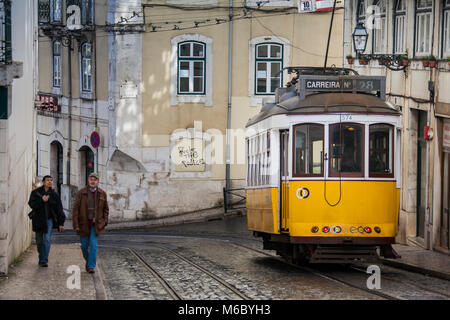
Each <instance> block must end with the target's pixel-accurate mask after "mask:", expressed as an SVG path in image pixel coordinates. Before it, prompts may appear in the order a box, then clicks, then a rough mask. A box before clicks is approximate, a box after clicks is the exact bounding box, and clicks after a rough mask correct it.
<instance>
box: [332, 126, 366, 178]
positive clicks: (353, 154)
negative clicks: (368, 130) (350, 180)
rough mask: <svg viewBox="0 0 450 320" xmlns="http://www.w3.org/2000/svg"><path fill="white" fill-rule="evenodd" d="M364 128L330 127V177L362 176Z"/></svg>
mask: <svg viewBox="0 0 450 320" xmlns="http://www.w3.org/2000/svg"><path fill="white" fill-rule="evenodd" d="M363 132H364V126H363V125H360V124H355V123H337V124H333V125H331V126H330V159H331V161H330V175H331V176H338V175H339V173H342V174H343V175H347V176H356V177H359V176H363V174H364V172H363V171H364V170H363V150H364V148H363V147H364V146H363V141H364V139H363Z"/></svg>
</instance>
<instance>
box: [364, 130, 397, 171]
mask: <svg viewBox="0 0 450 320" xmlns="http://www.w3.org/2000/svg"><path fill="white" fill-rule="evenodd" d="M392 141H393V128H392V126H391V125H388V124H373V125H371V126H370V127H369V175H370V176H371V177H377V176H378V177H380V176H381V177H388V176H393V170H392V163H393V161H392V160H393V159H392V154H393V152H392Z"/></svg>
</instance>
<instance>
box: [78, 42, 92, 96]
mask: <svg viewBox="0 0 450 320" xmlns="http://www.w3.org/2000/svg"><path fill="white" fill-rule="evenodd" d="M81 89H82V91H83V92H92V45H91V44H90V43H88V42H85V43H83V45H82V46H81Z"/></svg>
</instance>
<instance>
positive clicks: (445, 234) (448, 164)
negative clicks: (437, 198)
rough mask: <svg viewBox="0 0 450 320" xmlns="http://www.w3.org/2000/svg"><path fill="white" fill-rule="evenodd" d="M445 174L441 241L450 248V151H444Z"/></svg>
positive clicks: (441, 243) (443, 177) (442, 245)
mask: <svg viewBox="0 0 450 320" xmlns="http://www.w3.org/2000/svg"><path fill="white" fill-rule="evenodd" d="M443 158H444V174H443V176H442V179H443V181H442V211H441V226H440V230H441V239H440V240H441V241H440V245H441V247H442V248H444V249H447V250H449V249H450V233H449V229H450V214H449V207H450V151H445V152H444V157H443Z"/></svg>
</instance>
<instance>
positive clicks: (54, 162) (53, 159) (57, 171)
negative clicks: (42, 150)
mask: <svg viewBox="0 0 450 320" xmlns="http://www.w3.org/2000/svg"><path fill="white" fill-rule="evenodd" d="M63 167H64V166H63V146H62V145H61V143H60V142H58V141H53V142H52V143H51V144H50V175H51V176H52V177H53V185H54V186H55V189H56V191H57V192H58V195H59V196H60V197H61V185H62V184H63Z"/></svg>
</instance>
